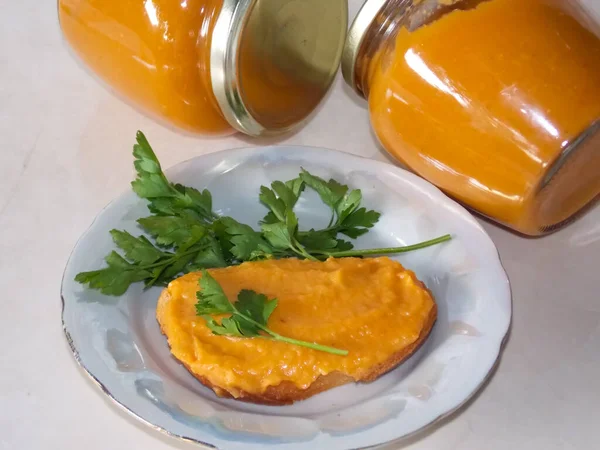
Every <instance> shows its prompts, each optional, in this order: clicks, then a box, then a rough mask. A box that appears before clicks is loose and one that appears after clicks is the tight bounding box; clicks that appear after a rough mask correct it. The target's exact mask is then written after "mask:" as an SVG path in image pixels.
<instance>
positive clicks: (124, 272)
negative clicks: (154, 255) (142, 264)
mask: <svg viewBox="0 0 600 450" xmlns="http://www.w3.org/2000/svg"><path fill="white" fill-rule="evenodd" d="M106 262H107V264H108V267H107V268H105V269H100V270H93V271H90V272H81V273H79V274H77V276H76V277H75V281H77V282H79V283H82V284H87V285H89V287H91V288H92V289H97V290H99V291H100V292H102V293H103V294H105V295H122V294H124V293H125V292H126V291H127V289H128V288H129V286H130V285H131V284H132V283H136V282H138V281H143V280H144V279H146V278H148V277H151V276H152V274H151V273H150V272H148V271H147V270H143V269H139V268H138V267H136V266H135V265H133V264H130V263H129V262H127V261H126V260H125V259H124V258H123V257H121V256H120V255H119V254H118V253H117V252H111V253H110V254H109V255H108V256H107V257H106Z"/></svg>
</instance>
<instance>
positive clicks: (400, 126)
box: [342, 0, 600, 235]
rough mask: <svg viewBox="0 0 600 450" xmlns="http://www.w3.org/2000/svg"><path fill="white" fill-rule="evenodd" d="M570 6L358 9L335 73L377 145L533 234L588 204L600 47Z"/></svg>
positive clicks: (597, 189) (599, 156)
mask: <svg viewBox="0 0 600 450" xmlns="http://www.w3.org/2000/svg"><path fill="white" fill-rule="evenodd" d="M597 31H598V28H597V25H596V24H595V23H594V22H593V21H592V20H591V18H590V16H589V15H588V14H587V13H586V12H585V10H584V9H583V8H582V7H581V5H580V4H579V3H578V2H577V1H569V2H567V1H564V0H462V1H461V0H454V1H452V0H420V1H418V0H387V1H385V0H367V1H366V3H365V5H364V6H363V8H362V9H361V11H360V12H359V14H358V15H357V17H356V19H355V21H354V23H353V25H352V26H351V28H350V31H349V34H348V38H347V41H346V47H345V49H344V55H343V57H342V71H343V73H344V77H345V79H346V81H347V82H348V83H349V84H350V85H351V86H352V87H353V88H354V90H355V91H356V92H357V93H358V94H359V95H361V96H364V97H365V98H367V99H368V103H369V112H370V118H371V123H372V127H373V129H374V131H375V133H376V135H377V136H378V138H379V140H380V142H381V144H382V145H383V147H384V148H385V149H386V150H387V151H388V152H389V153H390V154H391V155H393V156H394V157H395V158H397V159H398V160H399V161H401V162H403V163H404V164H405V165H406V166H408V167H409V168H410V169H411V170H413V171H415V172H416V173H417V174H419V175H421V176H423V177H424V178H426V179H428V180H429V181H431V182H432V183H434V184H436V185H437V186H438V187H440V188H441V189H442V190H444V191H445V192H446V193H448V194H449V195H451V196H453V197H454V198H456V199H458V200H459V201H461V202H463V203H464V204H466V205H468V206H470V207H471V208H473V209H474V210H476V211H478V212H479V213H481V214H483V215H485V216H488V217H490V218H492V219H494V220H496V221H498V222H500V223H502V224H504V225H506V226H508V227H511V228H513V229H514V230H517V231H519V232H521V233H524V234H527V235H540V234H544V233H547V232H550V231H553V230H555V229H558V228H559V227H560V226H561V225H564V224H566V223H567V222H569V221H570V220H572V219H573V218H574V217H575V216H576V214H577V213H578V212H579V211H581V210H583V209H584V208H585V206H586V205H589V204H590V203H591V202H592V201H593V200H594V199H595V198H597V197H598V195H599V194H600V38H599V36H598V34H597Z"/></svg>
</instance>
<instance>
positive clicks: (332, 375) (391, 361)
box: [157, 273, 437, 405]
mask: <svg viewBox="0 0 600 450" xmlns="http://www.w3.org/2000/svg"><path fill="white" fill-rule="evenodd" d="M411 277H413V279H414V284H415V286H418V287H419V288H420V289H422V290H423V295H428V296H430V302H431V305H429V307H430V309H429V311H428V313H427V316H426V317H425V318H424V320H423V321H422V326H421V329H420V332H419V335H418V338H417V339H416V340H414V341H413V342H411V343H409V344H408V345H405V346H403V347H402V348H401V349H400V350H398V351H396V352H394V353H392V354H390V355H389V356H387V357H386V359H384V360H382V361H380V362H378V363H377V364H373V365H372V366H370V367H366V368H364V370H361V371H360V375H359V376H356V374H354V376H353V375H351V374H349V373H344V372H343V371H340V370H334V371H331V372H329V373H326V374H324V375H319V376H318V377H316V378H315V379H314V381H313V382H312V383H311V384H310V385H309V386H307V387H302V386H298V385H297V384H295V383H294V382H292V381H289V380H283V381H281V382H279V383H278V384H275V385H269V386H267V387H266V389H264V390H263V391H262V392H248V391H246V390H243V389H240V388H238V387H232V386H231V385H228V384H226V383H221V382H219V380H220V379H219V378H218V377H214V376H213V377H212V378H213V380H212V381H211V380H209V378H208V377H209V376H211V373H210V372H206V373H203V374H201V373H197V371H195V370H194V368H193V367H192V365H191V364H190V363H189V361H186V360H185V359H186V358H177V355H176V354H175V352H173V353H174V355H175V357H176V358H177V359H179V360H180V362H181V363H182V364H183V365H184V366H185V367H186V368H187V369H188V371H190V373H192V375H194V376H195V377H196V378H197V379H198V380H199V381H200V382H201V383H202V384H204V385H205V386H207V387H209V388H211V389H212V390H213V391H214V392H215V393H216V394H217V395H218V396H220V397H231V398H235V399H237V400H242V401H247V402H252V403H259V404H267V405H286V404H291V403H294V402H295V401H298V400H304V399H307V398H309V397H312V396H313V395H315V394H318V393H320V392H323V391H326V390H328V389H331V388H334V387H336V386H340V385H343V384H346V383H350V382H372V381H374V380H376V379H377V378H379V377H380V376H382V375H383V374H385V373H387V372H389V371H390V370H392V369H394V368H395V367H397V366H398V365H399V364H401V363H402V362H403V361H405V360H406V359H407V358H409V357H410V356H411V355H412V354H413V353H414V352H415V351H416V350H417V349H418V348H419V347H420V346H421V344H422V343H423V342H424V341H425V340H426V339H427V337H428V336H429V334H430V332H431V330H432V328H433V325H434V323H435V321H436V318H437V306H436V304H435V302H434V301H433V296H432V295H431V293H430V291H429V290H428V289H427V288H426V287H425V285H424V284H423V283H422V282H421V281H419V280H417V279H416V277H414V274H412V273H411ZM173 301H175V302H177V299H174V298H173V296H172V295H171V293H170V291H169V289H165V290H163V292H162V293H161V295H160V297H159V299H158V305H157V319H158V322H159V324H160V326H161V331H162V332H163V334H165V335H166V336H167V338H168V339H169V338H170V336H169V329H168V326H167V327H166V326H165V324H166V320H165V317H166V314H167V312H166V311H167V309H168V308H170V307H178V306H177V305H176V303H174V304H172V305H170V303H171V302H173ZM219 339H227V338H222V337H219ZM244 339H247V338H242V340H244ZM169 340H170V339H169ZM240 342H241V341H240ZM239 345H243V344H242V343H240V344H239ZM285 345H290V344H285ZM172 350H173V349H172ZM196 352H197V350H196Z"/></svg>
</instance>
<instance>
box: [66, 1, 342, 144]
mask: <svg viewBox="0 0 600 450" xmlns="http://www.w3.org/2000/svg"><path fill="white" fill-rule="evenodd" d="M58 11H59V19H60V25H61V29H62V31H63V34H64V36H65V38H66V41H67V42H68V43H69V44H70V46H71V47H72V48H73V49H74V51H75V53H76V54H77V55H78V57H79V58H80V59H81V60H83V62H84V64H85V65H87V66H88V67H89V68H90V69H91V70H92V72H94V73H95V74H97V75H98V76H99V77H100V78H101V79H102V80H103V81H104V82H106V83H107V84H108V85H109V86H111V87H112V88H113V89H114V90H115V91H116V92H118V93H119V94H121V95H122V96H123V97H125V98H126V99H127V100H128V101H129V102H131V103H132V104H134V105H135V106H137V107H138V108H139V109H141V110H142V111H144V112H146V113H147V114H148V115H151V116H153V117H154V118H159V119H161V120H162V121H163V122H166V123H168V124H171V125H174V126H176V127H178V128H181V129H185V130H187V131H191V132H194V133H200V134H209V135H210V134H217V135H224V134H230V133H233V132H234V131H240V132H242V133H245V134H248V135H252V136H258V135H264V134H274V133H281V132H285V131H287V130H289V129H290V128H293V127H295V126H297V125H298V124H300V123H302V122H303V121H304V120H305V119H306V117H307V116H309V115H310V113H311V112H312V111H313V110H314V109H315V108H316V106H317V104H318V103H319V102H320V100H321V99H322V98H323V96H324V95H325V93H326V92H327V90H328V88H329V86H330V84H331V82H332V80H333V78H334V76H335V74H336V72H337V68H338V66H339V62H340V58H341V53H342V48H343V44H344V39H345V37H346V31H347V19H348V11H347V1H346V0H327V1H326V2H323V1H321V0H119V1H110V0H58Z"/></svg>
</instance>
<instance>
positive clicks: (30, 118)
mask: <svg viewBox="0 0 600 450" xmlns="http://www.w3.org/2000/svg"><path fill="white" fill-rule="evenodd" d="M360 3H361V2H360V1H356V0H354V1H353V0H351V1H350V5H351V7H350V12H351V15H353V14H354V13H355V12H356V11H357V9H358V7H359V5H360ZM587 3H588V4H589V5H591V6H592V7H593V8H595V9H596V11H597V12H600V0H588V1H587ZM0 5H1V6H0V7H1V9H0V11H1V14H0V140H1V150H0V232H1V238H0V269H1V270H0V288H1V292H2V297H1V300H0V302H1V303H0V304H1V309H0V312H1V317H0V321H1V326H0V342H2V350H1V353H0V355H1V356H0V361H1V362H2V367H3V369H2V370H1V371H0V448H1V449H11V450H12V449H35V450H37V449H48V450H51V449H57V450H70V449H80V448H85V449H86V450H106V449H113V450H118V449H141V448H143V449H145V450H163V449H193V448H194V446H193V445H191V444H185V443H181V442H178V441H176V440H174V439H172V438H167V437H164V436H162V435H161V434H159V433H158V432H155V431H154V430H152V429H150V428H148V427H146V426H145V425H142V424H140V423H138V422H137V421H136V420H134V419H132V418H130V417H129V416H127V415H126V414H124V413H122V412H121V411H120V410H119V409H118V408H117V407H115V406H114V405H113V404H111V403H110V402H109V401H108V400H107V399H106V398H105V397H104V395H103V394H102V393H101V392H100V390H99V389H98V388H96V387H95V386H94V385H93V384H92V383H91V382H90V381H89V380H88V378H87V377H86V376H85V375H84V374H83V373H82V371H80V370H79V368H78V367H77V365H76V363H75V361H74V359H73V356H72V355H71V352H70V351H69V350H68V347H67V344H66V341H65V338H64V336H63V332H62V328H61V321H60V298H59V288H60V280H61V276H62V271H63V268H64V265H65V263H66V261H67V258H68V256H69V253H70V251H71V249H72V248H73V245H74V244H75V242H76V240H77V239H78V237H79V236H80V235H81V233H82V232H83V231H84V230H85V229H86V228H87V227H88V225H89V224H90V222H91V221H92V219H93V218H94V216H95V215H96V214H97V213H98V211H99V210H100V209H101V208H102V207H103V206H104V205H105V204H106V203H108V202H109V201H110V200H111V199H113V198H114V197H115V196H117V195H118V194H120V193H121V192H122V191H124V190H126V189H128V186H129V182H130V180H131V179H132V176H133V174H132V159H131V146H132V143H133V140H134V135H135V131H136V130H137V129H141V130H143V131H144V132H145V133H146V134H147V136H148V137H149V139H150V141H151V143H152V144H153V146H154V147H155V149H156V150H157V153H158V155H159V157H160V159H161V161H162V162H163V164H164V165H165V166H166V167H168V166H171V165H172V164H175V163H177V162H179V161H182V160H184V159H187V158H190V157H193V156H195V155H200V154H203V153H208V152H214V151H218V150H220V149H225V148H231V147H240V146H252V145H261V144H265V143H273V142H285V143H292V144H302V145H314V146H323V147H329V148H334V149H339V150H344V151H347V152H350V153H355V154H360V155H364V156H368V157H372V158H376V159H381V160H385V159H386V157H385V156H384V154H383V153H382V151H381V150H380V149H379V148H378V145H377V144H376V142H375V140H374V138H373V135H372V133H371V131H370V129H369V122H368V117H367V111H366V109H365V105H364V103H362V102H360V101H358V100H355V99H354V97H353V95H352V94H351V93H350V91H349V90H348V89H347V88H346V87H345V86H344V84H343V82H342V80H341V77H339V78H338V80H337V82H336V84H335V86H334V89H333V90H332V92H331V95H330V96H329V97H328V98H327V100H326V102H325V103H324V105H323V106H322V108H321V109H320V110H319V112H318V114H317V115H316V116H315V117H314V118H313V120H312V121H311V122H310V123H309V124H308V125H307V126H306V127H305V128H303V129H302V130H300V131H298V132H297V133H295V134H293V135H291V136H287V137H286V138H283V139H280V140H278V141H274V140H265V141H256V140H250V139H247V138H243V137H240V136H236V137H230V138H226V139H211V140H209V139H199V138H194V137H188V136H183V135H181V134H177V133H176V132H174V131H172V130H168V129H165V128H164V127H162V126H160V125H158V124H156V123H154V122H152V121H151V120H149V119H148V118H146V117H144V116H142V115H141V114H139V113H138V112H137V111H135V110H134V109H132V108H130V107H129V106H127V105H126V104H124V103H123V102H122V101H120V100H119V99H117V98H115V97H114V96H113V95H112V94H111V93H109V92H107V91H106V90H105V89H104V88H103V87H101V86H99V85H98V83H97V82H96V81H95V80H94V79H92V78H91V77H90V76H89V75H88V74H87V73H86V72H85V71H84V70H82V69H81V67H79V66H78V64H77V63H76V62H75V61H74V60H73V59H72V57H71V56H70V54H69V53H68V52H67V50H66V48H65V45H64V43H63V41H62V39H61V36H60V33H59V29H58V24H57V18H56V5H55V1H54V0H44V1H41V0H19V1H5V2H1V3H0ZM483 226H484V227H485V229H486V230H487V231H488V233H489V234H490V235H491V237H492V239H493V240H494V242H495V243H496V245H497V246H498V249H499V251H500V255H501V257H502V261H503V263H504V265H505V268H506V270H507V272H508V275H509V277H510V280H511V283H512V289H513V302H514V319H513V328H512V333H511V336H510V340H509V342H508V345H507V346H506V349H505V351H504V354H503V357H502V359H501V362H500V365H499V368H498V369H497V371H496V373H495V374H494V376H493V378H492V379H491V381H490V382H489V383H488V384H487V385H486V386H485V388H484V389H483V390H482V391H481V392H480V393H479V395H477V396H476V397H475V398H474V399H473V400H472V401H471V402H470V403H469V404H468V405H467V406H466V407H465V408H463V409H462V410H461V411H460V412H459V413H457V414H455V415H453V416H452V417H451V418H450V419H449V420H446V421H444V422H443V423H442V424H440V425H438V426H435V427H433V428H432V429H429V430H427V431H426V432H423V433H421V434H419V435H418V436H417V437H416V438H415V439H411V440H410V441H407V442H406V443H405V446H406V448H408V449H410V450H425V449H436V450H451V449H460V450H481V449H487V450H504V449H527V450H554V449H594V448H600V294H599V290H598V277H599V271H598V267H599V265H600V206H597V207H596V208H594V209H592V210H591V211H590V212H589V213H588V214H587V215H585V216H584V217H583V218H582V219H580V220H579V221H577V222H576V223H574V224H572V225H571V226H569V227H568V228H566V229H564V230H562V231H560V232H558V233H556V234H553V235H551V236H548V237H545V238H542V239H525V238H521V237H518V236H516V235H514V234H511V233H509V232H507V231H505V230H503V229H500V228H498V227H496V226H494V225H492V224H489V223H484V224H483Z"/></svg>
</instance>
